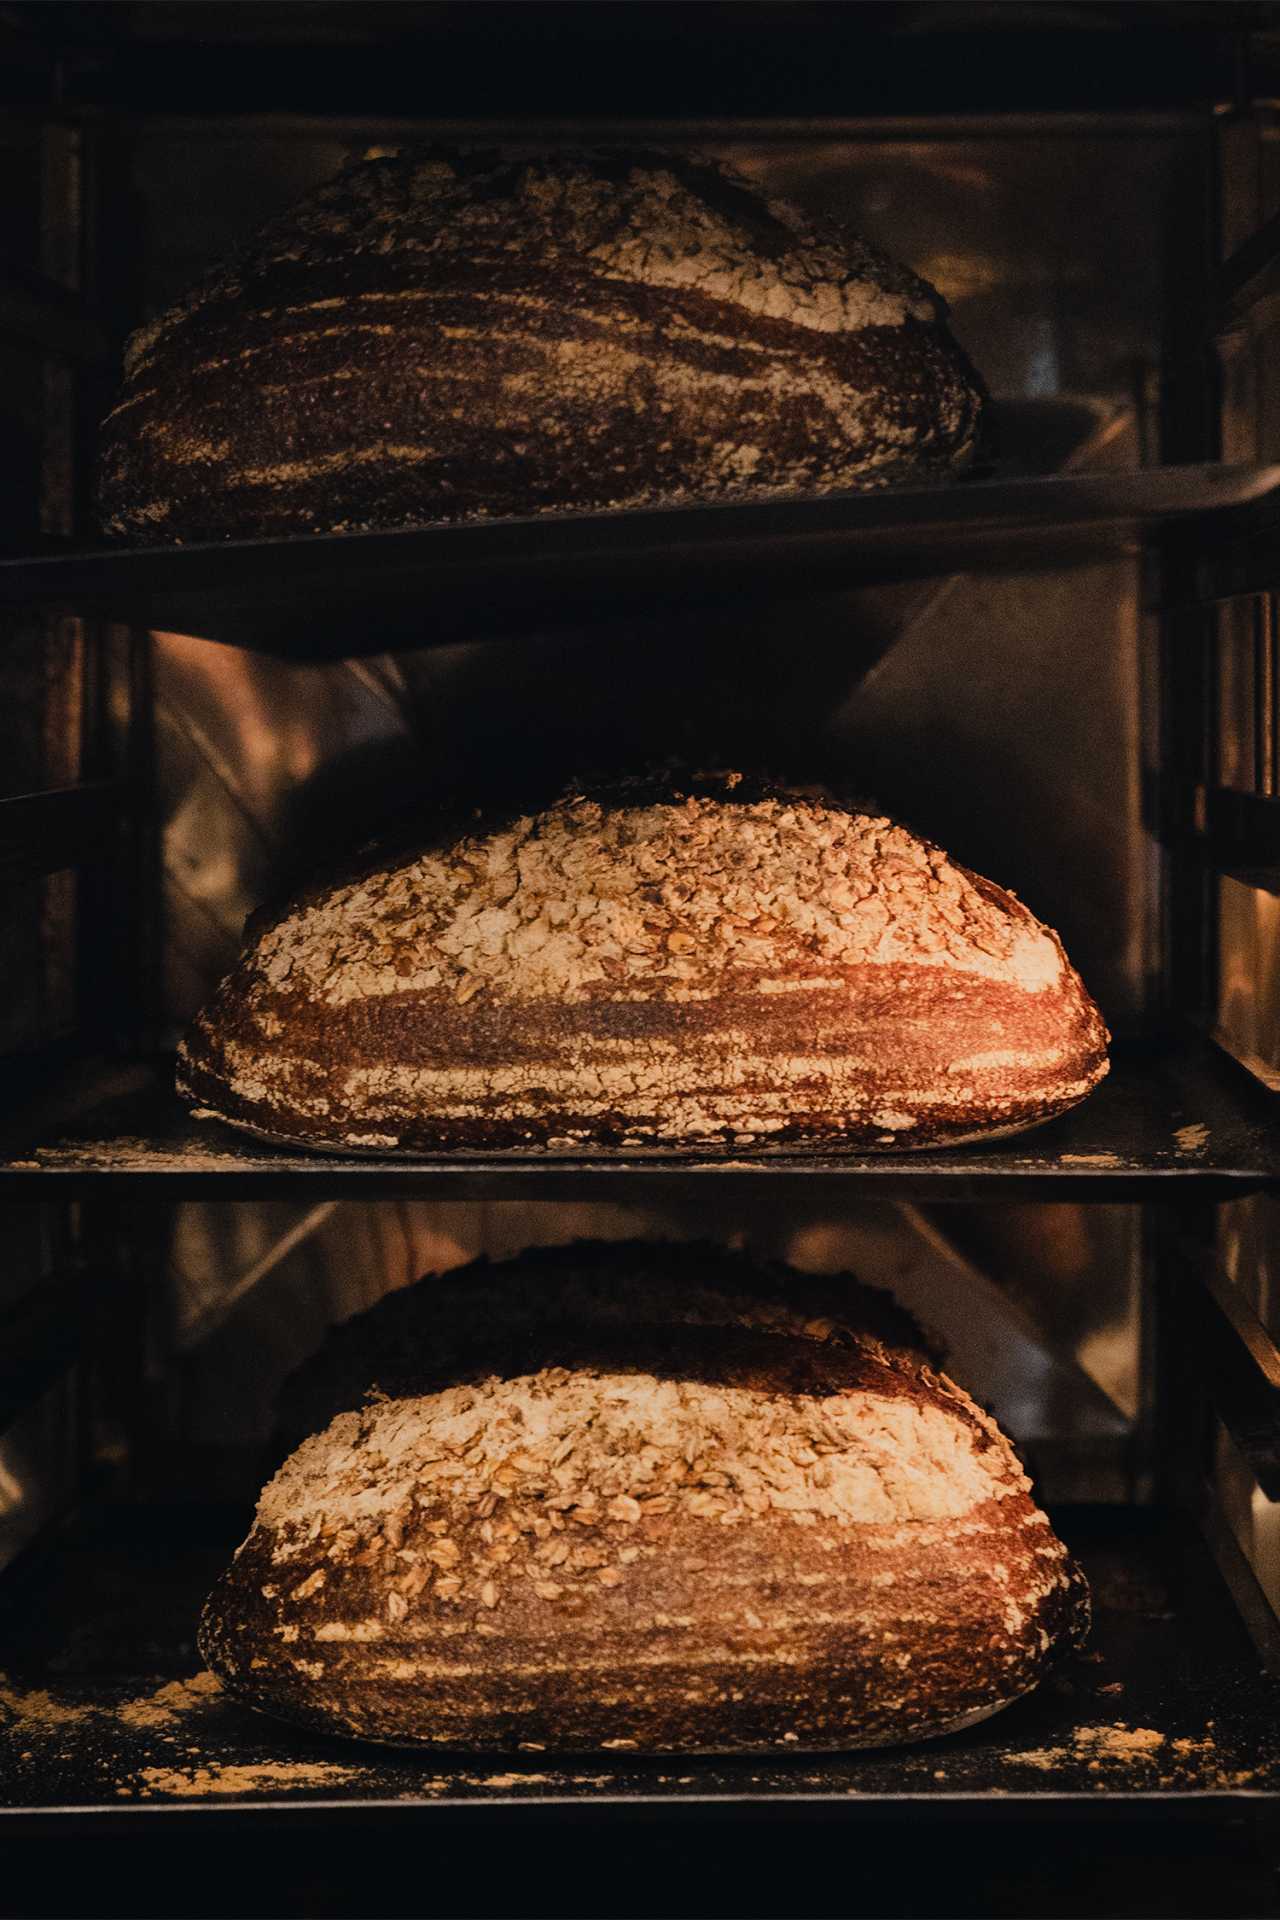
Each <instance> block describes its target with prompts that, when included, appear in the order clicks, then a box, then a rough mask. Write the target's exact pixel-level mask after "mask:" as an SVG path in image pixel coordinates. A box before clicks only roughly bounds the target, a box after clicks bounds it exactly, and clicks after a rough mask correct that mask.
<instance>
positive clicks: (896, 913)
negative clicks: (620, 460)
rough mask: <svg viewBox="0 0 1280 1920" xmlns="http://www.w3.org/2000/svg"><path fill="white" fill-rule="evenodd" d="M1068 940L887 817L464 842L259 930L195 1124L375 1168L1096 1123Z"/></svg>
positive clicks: (452, 835) (677, 821)
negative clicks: (467, 1157)
mask: <svg viewBox="0 0 1280 1920" xmlns="http://www.w3.org/2000/svg"><path fill="white" fill-rule="evenodd" d="M1106 1040H1107V1034H1106V1029H1105V1028H1104V1026H1103V1024H1102V1021H1101V1019H1100V1018H1099V1015H1098V1012H1097V1009H1096V1008H1095V1007H1094V1005H1093V1003H1092V1001H1091V1000H1090V998H1089V996H1088V994H1087V993H1086V992H1085V990H1084V987H1083V986H1082V985H1081V982H1080V980H1079V978H1078V976H1077V975H1076V973H1075V972H1074V970H1073V969H1072V967H1071V966H1070V964H1069V962H1068V960H1067V958H1066V955H1065V954H1064V952H1063V950H1062V945H1061V942H1060V941H1059V940H1058V938H1057V936H1056V934H1053V933H1051V932H1050V931H1049V929H1048V928H1047V927H1044V926H1042V925H1041V924H1040V923H1039V921H1037V920H1036V919H1035V917H1034V916H1033V915H1032V914H1030V913H1029V912H1028V911H1027V909H1026V908H1025V907H1024V906H1023V905H1022V904H1021V903H1020V902H1019V901H1018V900H1016V899H1015V898H1014V896H1013V895H1012V894H1010V893H1006V892H1004V891H1002V889H1001V888H999V887H996V886H993V885H992V884H991V882H990V881H987V880H982V879H980V878H978V876H977V875H975V874H972V873H969V872H967V871H966V870H965V869H964V868H963V867H958V866H955V865H953V863H952V862H951V861H950V860H948V858H947V856H946V855H945V854H944V853H942V852H941V851H940V850H939V849H938V848H937V847H933V846H930V845H929V843H928V842H927V841H924V840H921V839H918V838H917V837H916V835H915V834H913V833H910V832H908V831H907V829H906V828H905V827H901V826H896V825H894V823H893V822H892V821H890V820H887V819H885V818H884V817H883V816H879V815H872V814H866V813H861V812H858V811H856V810H854V809H851V808H848V807H845V806H842V805H840V804H837V803H836V802H835V801H833V800H830V799H824V798H819V797H814V796H813V795H812V794H808V793H801V792H793V791H789V790H787V789H782V788H776V787H769V786H765V785H762V784H753V783H751V782H749V781H747V780H744V779H743V778H741V777H740V776H738V775H736V774H716V775H705V776H695V777H692V778H690V779H688V780H684V781H677V780H674V779H671V780H664V781H663V782H661V783H659V784H657V785H652V786H650V785H647V784H645V783H643V782H634V783H628V782H624V783H620V784H618V785H616V786H614V787H606V788H602V789H596V790H593V791H591V792H576V791H575V792H570V793H569V794H568V795H567V796H566V797H564V798H563V799H562V800H560V801H559V802H557V803H556V804H555V805H553V806H551V807H548V808H545V809H543V810H541V811H538V812H535V813H531V814H523V815H519V816H518V817H516V818H514V819H509V818H504V819H502V820H500V821H497V822H495V823H492V824H485V823H484V822H476V823H474V824H473V826H472V827H471V829H470V830H464V831H462V832H461V833H459V832H457V831H456V830H455V829H453V828H450V829H448V830H447V833H445V834H442V835H441V836H439V837H438V839H437V841H436V842H435V843H433V844H432V845H431V846H430V847H429V848H427V849H426V850H425V851H417V852H414V853H410V854H406V855H398V856H393V857H390V858H383V859H381V860H378V861H377V862H375V863H373V864H370V865H369V866H367V867H366V868H365V869H364V870H363V871H361V872H358V873H357V874H356V876H355V877H354V878H348V879H345V880H342V881H340V882H338V883H335V884H327V885H319V886H316V887H314V888H312V889H311V890H310V891H309V892H306V893H304V894H303V895H302V896H301V897H299V898H298V899H296V900H295V901H294V903H293V904H292V905H291V906H290V907H288V908H287V909H286V910H285V911H283V912H282V913H278V914H276V915H274V916H269V917H267V918H266V919H264V920H263V921H261V922H260V923H258V924H256V925H252V923H251V933H250V940H249V945H248V946H247V948H246V950H245V953H244V955H243V957H242V959H241V961H240V963H239V965H238V966H237V967H236V969H235V970H234V972H233V973H231V974H230V975H229V977H228V978H227V979H226V980H225V981H224V982H223V983H222V986H221V987H220V988H219V990H218V992H217V994H216V995H215V997H214V999H213V1000H212V1002H211V1003H210V1004H209V1006H208V1007H207V1008H206V1009H205V1010H204V1011H203V1012H202V1013H201V1014H200V1016H199V1018H198V1019H197V1020H196V1022H195V1024H194V1026H193V1027H192V1029H191V1031H190V1032H189V1034H188V1035H187V1038H186V1040H185V1042H184V1043H183V1046H182V1048H181V1050H180V1055H179V1067H178V1084H179V1087H180V1089H181V1091H182V1092H183V1093H184V1094H185V1095H186V1097H187V1098H188V1099H189V1100H190V1101H191V1102H192V1103H193V1104H194V1105H195V1106H196V1108H197V1110H198V1111H199V1112H201V1113H202V1114H205V1115H208V1116H212V1117H214V1118H219V1119H225V1120H230V1121H232V1122H233V1123H236V1124H239V1125H243V1126H248V1127H252V1128H254V1129H256V1130H257V1131H259V1132H261V1133H264V1134H267V1135H270V1136H272V1137H277V1138H284V1139H292V1140H297V1141H302V1142H307V1143H312V1144H316V1145H323V1146H331V1147H348V1148H356V1149H361V1150H375V1151H390V1150H394V1149H397V1148H399V1149H409V1150H427V1151H431V1150H436V1149H445V1148H471V1149H476V1150H481V1151H485V1150H488V1149H491V1148H502V1149H507V1148H538V1149H548V1148H550V1149H565V1150H576V1151H582V1150H592V1149H598V1148H613V1147H625V1148H628V1149H655V1148H656V1149H672V1148H678V1149H689V1148H698V1149H706V1148H723V1147H740V1146H742V1145H749V1146H752V1147H763V1146H789V1145H796V1144H800V1145H830V1146H840V1145H846V1146H849V1145H853V1146H863V1147H873V1148H878V1147H924V1146H932V1145H939V1144H949V1143H953V1142H956V1141H961V1140H972V1139H981V1138H983V1137H984V1136H988V1135H992V1134H1000V1133H1010V1132H1014V1131H1016V1130H1017V1129H1018V1128H1020V1127H1026V1126H1029V1125H1032V1124H1033V1123H1035V1122H1037V1121H1040V1120H1044V1119H1047V1118H1049V1117H1050V1116H1051V1115H1053V1114H1056V1113H1060V1112H1061V1111H1062V1110H1063V1109H1064V1108H1066V1107H1070V1106H1072V1105H1073V1104H1074V1103H1075V1102H1076V1101H1078V1100H1080V1099H1082V1098H1083V1097H1084V1095H1085V1094H1087V1093H1088V1092H1089V1090H1090V1088H1091V1087H1093V1086H1094V1085H1096V1083H1097V1081H1098V1080H1099V1079H1101V1077H1102V1075H1103V1074H1104V1073H1105V1072H1106V1066H1107V1059H1106Z"/></svg>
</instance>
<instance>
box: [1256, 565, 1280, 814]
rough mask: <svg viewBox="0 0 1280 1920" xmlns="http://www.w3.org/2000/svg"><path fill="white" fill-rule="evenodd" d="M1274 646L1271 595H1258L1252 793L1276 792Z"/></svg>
mask: <svg viewBox="0 0 1280 1920" xmlns="http://www.w3.org/2000/svg"><path fill="white" fill-rule="evenodd" d="M1274 646H1275V606H1274V601H1273V596H1272V595H1271V594H1269V593H1260V594H1258V595H1257V597H1256V598H1255V600H1254V603H1253V682H1254V701H1253V727H1254V743H1253V765H1254V791H1255V792H1256V793H1261V794H1268V793H1274V792H1275V781H1276V753H1275V748H1276V742H1275V729H1274V726H1273V713H1272V709H1273V705H1274V699H1275V687H1274V683H1273V675H1272V663H1273V657H1274Z"/></svg>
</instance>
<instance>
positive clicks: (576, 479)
mask: <svg viewBox="0 0 1280 1920" xmlns="http://www.w3.org/2000/svg"><path fill="white" fill-rule="evenodd" d="M945 312H946V310H945V307H944V304H943V302H942V300H941V299H940V298H939V296H938V295H937V294H936V293H935V292H934V291H933V289H932V288H931V287H929V286H927V285H926V284H925V283H924V282H923V281H921V280H919V279H917V278H916V277H915V275H914V274H912V273H910V272H908V271H907V270H906V269H905V268H903V267H899V266H897V265H895V264H894V263H893V262H892V261H889V260H887V259H885V258H884V256H883V255H881V254H880V253H878V252H877V251H876V250H875V249H874V248H872V247H870V246H869V245H867V243H866V242H865V241H863V240H861V239H860V238H859V237H858V236H857V235H855V234H852V233H849V232H847V231H845V230H844V229H842V228H840V227H835V226H830V225H826V224H822V223H819V222H816V221H813V220H811V219H809V218H808V217H807V216H805V215H804V214H802V213H800V212H798V211H797V210H796V209H795V208H793V207H790V206H784V205H778V204H775V203H774V202H772V201H768V200H766V199H765V198H764V197H763V196H762V195H761V194H760V193H759V192H758V191H757V190H756V189H755V188H754V187H753V186H751V185H750V184H749V183H748V182H746V181H744V180H742V179H740V178H739V177H738V176H737V175H735V174H733V173H730V172H728V171H726V170H725V169H724V168H722V167H721V166H719V165H718V164H716V163H715V162H712V161H709V160H704V159H698V158H693V157H689V156H681V155H677V154H671V153H622V152H610V151H600V152H583V153H540V154H533V155H524V156H521V155H519V154H512V153H496V152H471V153H458V152H446V151H443V150H440V149H436V148H425V149H420V150H412V151H407V152H404V153H401V154H397V155H394V156H389V157H388V156H383V157H381V158H377V159H372V160H368V161H365V162H363V163H361V164H360V165H358V166H355V167H352V168H350V169H349V170H348V171H346V172H345V173H343V174H341V175H340V176H339V177H338V178H337V179H336V180H334V181H333V182H332V183H331V184H329V185H328V186H326V187H324V188H323V189H322V190H321V191H320V192H318V193H316V194H314V195H313V196H312V197H311V198H310V199H308V200H305V201H303V202H302V204H301V205H299V206H297V207H295V208H294V209H293V210H292V211H291V212H290V213H288V214H286V215H284V216H283V217H282V218H280V219H277V220H275V221H274V222H273V223H272V224H271V225H269V226H268V227H266V228H265V229H264V230H263V231H262V233H260V234H259V235H258V237H257V238H256V239H255V240H254V241H253V242H252V243H251V244H250V245H249V246H248V247H247V248H246V249H245V250H244V251H243V253H242V254H241V255H240V256H239V257H238V258H236V259H235V260H233V261H232V262H231V263H230V264H229V265H227V266H226V267H224V268H222V269H220V270H219V271H216V272H214V273H212V274H211V275H210V276H209V277H208V278H207V279H206V280H204V281H203V282H201V283H200V284H199V285H197V286H196V287H195V288H193V289H192V290H191V292H189V293H188V294H187V295H186V297H185V298H184V299H183V300H181V301H180V302H179V303H178V305H177V306H175V307H173V308H172V309H170V311H168V312H167V313H164V314H162V315H161V316H160V317H159V318H158V319H157V320H154V321H153V322H151V323H150V325H148V326H146V327H144V328H143V329H142V330H141V331H140V332H139V333H137V334H135V335H134V337H133V339H132V341H131V342H130V345H129V349H128V352H127V355H126V378H125V385H124V391H123V395H122V397H121V399H120V402H119V404H118V405H117V406H116V408H115V409H114V411H113V412H112V413H111V414H109V415H108V417H107V419H106V421H105V422H104V425H103V434H102V459H101V478H100V501H101V513H102V519H103V524H104V526H105V527H106V528H107V530H108V531H110V532H114V533H122V534H126V535H129V536H132V537H135V538H137V537H142V538H147V539H160V540H166V539H167V540H192V539H218V538H226V537H231V536H236V535H249V534H273V533H299V532H310V531H335V530H336V531H343V530H348V529H357V528H371V527H398V526H404V525H409V524H412V523H414V522H426V521H440V520H455V519H461V518H466V517H470V516H476V515H493V514H527V513H534V512H538V511H540V510H543V509H546V508H557V507H558V508H579V509H582V508H601V507H633V506H639V505H643V504H648V503H653V502H659V501H668V502H675V501H682V500H702V499H713V498H722V497H725V496H732V495H735V494H760V493H788V492H803V491H820V492H826V491H830V490H831V489H834V488H844V487H876V486H884V485H888V484H892V483H901V482H903V481H906V480H910V479H921V478H928V477H930V476H938V475H947V474H949V473H952V472H954V471H957V470H959V469H962V468H963V467H965V466H966V465H967V464H968V463H969V462H970V460H971V459H972V457H973V453H974V450H975V446H976V442H977V435H978V425H979V415H980V412H981V400H982V395H981V387H980V383H979V381H978V379H977V377H976V375H975V374H974V372H973V370H972V368H971V367H970V366H969V364H968V362H967V361H966V359H965V357H964V355H963V353H962V352H961V351H960V349H959V347H958V346H957V345H956V343H955V341H954V340H953V339H952V337H951V335H950V334H949V333H948V332H947V330H946V326H945V324H944V322H945Z"/></svg>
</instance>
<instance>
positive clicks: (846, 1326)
mask: <svg viewBox="0 0 1280 1920" xmlns="http://www.w3.org/2000/svg"><path fill="white" fill-rule="evenodd" d="M652 1322H658V1323H660V1324H661V1325H663V1326H684V1325H688V1326H754V1327H758V1328H760V1329H762V1330H764V1331H769V1332H775V1333H784V1334H787V1335H789V1336H791V1337H794V1338H800V1337H807V1338H810V1339H821V1340H829V1341H834V1342H835V1344H836V1345H837V1346H847V1345H856V1346H860V1347H863V1348H866V1349H867V1350H868V1351H870V1352H872V1353H874V1354H875V1355H876V1356H877V1357H878V1358H880V1359H882V1360H884V1361H885V1363H886V1364H892V1365H900V1366H909V1367H918V1366H919V1365H920V1363H921V1362H929V1363H930V1364H933V1365H937V1364H940V1362H941V1359H942V1354H941V1350H940V1348H939V1347H938V1345H937V1342H936V1341H935V1340H934V1339H933V1338H932V1337H931V1336H929V1335H927V1334H926V1333H925V1332H923V1331H922V1330H921V1328H920V1327H918V1326H917V1325H916V1323H915V1321H914V1320H913V1319H912V1317H911V1315H910V1314H908V1313H906V1312H905V1311H904V1310H903V1308H901V1307H900V1306H899V1305H898V1303H897V1302H896V1300H894V1299H893V1297H892V1295H890V1294H888V1293H885V1292H884V1291H883V1290H882V1289H881V1288H878V1287H869V1286H866V1285H864V1284H863V1283H862V1282H861V1281H859V1280H856V1279H855V1278H854V1277H853V1275H852V1274H849V1273H837V1274H818V1273H800V1272H798V1271H797V1270H796V1269H795V1268H793V1267H788V1266H786V1265H784V1264H783V1262H782V1261H780V1260H768V1259H763V1258H761V1256H760V1255H758V1254H747V1253H743V1252H739V1251H737V1250H736V1249H734V1248H730V1247H724V1246H719V1245H716V1244H714V1243H713V1242H711V1241H708V1240H694V1241H670V1240H575V1241H573V1242H571V1243H570V1244H569V1245H567V1246H560V1247H532V1248H529V1249H527V1250H526V1251H525V1252H523V1253H520V1254H517V1255H514V1256H513V1257H511V1258H509V1259H506V1260H498V1261H490V1260H489V1259H487V1258H484V1257H482V1258H480V1259H478V1260H470V1261H468V1262H467V1264H466V1265H465V1266H461V1267H453V1268H451V1269H450V1270H449V1271H448V1272H447V1273H429V1274H427V1275H426V1276H425V1278H423V1279H421V1280H419V1281H417V1282H416V1283H415V1284H414V1285H413V1286H409V1287H400V1288H397V1289H396V1291H395V1292H393V1293H389V1294H387V1295H385V1296H384V1298H383V1299H381V1300H379V1301H378V1302H377V1303H376V1304H375V1305H374V1306H372V1307H368V1308H366V1310H365V1311H364V1312H363V1313H357V1314H355V1315H353V1316H352V1318H351V1319H349V1320H344V1321H342V1322H341V1323H340V1324H339V1325H338V1326H336V1327H333V1328H331V1329H330V1332H329V1334H328V1335H327V1337H326V1339H325V1340H324V1342H323V1344H322V1345H321V1346H320V1347H319V1348H318V1349H317V1350H316V1352H315V1353H313V1354H311V1355H310V1357H309V1358H308V1359H306V1360H304V1361H303V1362H302V1364H301V1365H300V1366H298V1367H295V1369H294V1370H293V1372H292V1373H291V1374H290V1375H289V1377H288V1379H287V1380H286V1381H285V1382H284V1384H283V1386H282V1387H281V1390H280V1394H279V1397H278V1400H277V1420H276V1432H277V1440H278V1442H279V1453H278V1456H277V1457H283V1455H284V1454H285V1453H287V1452H291V1451H292V1449H293V1448H294V1447H296V1446H300V1445H301V1443H302V1442H303V1441H304V1440H306V1439H307V1438H309V1436H310V1435H311V1434H313V1433H317V1432H319V1430H320V1428H321V1427H324V1426H327V1425H328V1423H329V1422H330V1420H332V1419H333V1417H334V1415H335V1414H339V1413H345V1412H347V1411H348V1410H349V1409H350V1408H351V1407H356V1406H359V1405H360V1404H361V1402H362V1401H363V1400H364V1399H365V1398H366V1397H367V1395H368V1394H370V1393H371V1392H377V1393H378V1394H380V1395H382V1396H383V1397H384V1398H388V1399H400V1398H403V1397H404V1396H406V1395H420V1394H423V1393H428V1392H434V1391H435V1390H436V1389H437V1388H439V1387H445V1386H451V1385H453V1384H454V1382H455V1381H457V1380H458V1378H459V1377H460V1376H461V1375H463V1374H465V1373H467V1372H468V1371H469V1370H471V1369H472V1368H473V1367H474V1363H475V1356H476V1354H477V1352H479V1351H482V1350H485V1349H487V1348H489V1347H491V1346H492V1342H493V1338H494V1329H495V1328H501V1329H503V1331H504V1333H505V1334H506V1335H507V1336H509V1337H510V1338H511V1339H513V1340H518V1339H519V1338H520V1337H521V1336H522V1335H523V1334H524V1333H525V1332H526V1331H530V1330H532V1329H534V1328H546V1327H556V1326H596V1325H602V1326H613V1325H617V1326H627V1325H644V1324H646V1323H652Z"/></svg>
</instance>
